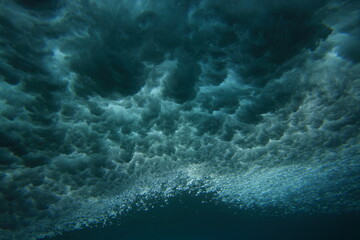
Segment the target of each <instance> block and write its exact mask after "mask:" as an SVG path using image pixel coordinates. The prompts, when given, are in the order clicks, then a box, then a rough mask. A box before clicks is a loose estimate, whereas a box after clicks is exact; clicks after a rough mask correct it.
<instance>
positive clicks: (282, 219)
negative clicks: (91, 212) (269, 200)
mask: <svg viewBox="0 0 360 240" xmlns="http://www.w3.org/2000/svg"><path fill="white" fill-rule="evenodd" d="M180 195H181V196H178V197H175V198H172V199H170V201H169V205H167V206H165V207H164V206H163V207H161V202H160V203H157V204H155V207H154V208H153V209H151V210H149V211H146V212H136V211H134V212H132V213H129V214H127V215H125V216H123V217H121V218H120V219H113V220H112V222H111V223H109V224H107V225H104V226H102V225H101V226H100V225H99V226H93V227H92V228H90V229H84V230H77V231H72V232H68V233H64V234H63V235H61V236H58V237H55V238H51V239H53V240H80V239H88V240H93V239H94V240H95V239H104V240H115V239H125V240H141V239H157V240H165V239H174V240H184V239H187V240H205V239H210V240H237V239H239V240H240V239H244V240H250V239H252V240H258V239H259V240H260V239H281V240H285V239H294V240H302V239H310V240H315V239H329V240H330V239H331V240H335V239H339V240H340V239H358V238H359V237H360V228H359V225H360V215H359V214H354V213H350V214H349V213H348V214H312V215H290V216H276V210H275V209H273V210H272V211H273V213H272V214H270V213H267V214H266V216H265V215H264V213H263V212H262V211H261V210H260V209H251V210H247V211H244V210H239V209H237V208H234V207H229V206H227V205H226V204H221V203H215V202H211V197H210V196H208V197H205V196H198V197H194V196H192V195H188V194H180ZM204 201H205V202H206V203H204Z"/></svg>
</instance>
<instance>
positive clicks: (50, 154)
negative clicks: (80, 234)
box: [0, 0, 360, 239]
mask: <svg viewBox="0 0 360 240" xmlns="http://www.w3.org/2000/svg"><path fill="white" fill-rule="evenodd" d="M359 9H360V7H359V4H358V3H357V2H356V1H326V0H316V1H305V2H304V1H297V0H291V1H265V0H256V1H226V3H224V2H222V1H213V0H202V1H200V0H198V1H175V0H174V1H172V0H170V1H150V0H138V1H130V0H128V1H127V0H122V1H110V0H106V1H101V3H100V1H60V0H57V1H40V0H38V1H31V3H29V1H23V0H14V1H5V0H1V1H0V33H1V34H0V59H1V60H0V97H1V98H0V113H1V115H0V126H1V127H0V172H1V173H0V190H1V191H0V203H1V204H0V236H1V237H2V238H1V239H21V238H23V239H30V238H38V237H41V236H49V235H52V234H54V233H58V232H62V231H66V230H71V229H75V228H79V227H84V226H86V225H88V224H91V223H97V222H103V221H106V220H107V219H109V218H111V217H114V216H118V215H121V214H122V213H124V212H126V211H129V210H130V209H129V208H131V206H134V204H135V205H136V206H137V207H139V208H144V209H146V206H143V205H142V201H140V200H139V199H149V198H159V199H166V198H167V197H171V196H174V195H176V194H177V193H179V192H182V191H191V192H199V193H200V192H201V193H211V194H212V195H213V196H215V197H216V198H217V199H218V200H220V201H223V202H225V203H228V204H231V205H233V206H236V207H239V208H242V209H247V208H254V207H257V208H260V209H263V211H264V212H266V211H267V209H269V208H274V207H275V208H277V209H280V212H281V214H292V213H298V212H301V213H314V212H315V213H316V212H325V213H339V212H340V213H341V212H351V211H356V212H358V211H359V210H360V203H359V199H358V196H359V194H360V193H359V183H360V174H359V173H360V161H359V156H360V150H359V131H360V130H359V129H360V126H359V125H360V118H359V116H360V68H359V61H360V58H359V56H360V54H359V49H360V48H359V42H360V41H359V36H360V35H359V33H360V32H359V27H358V26H359V24H358V23H359V16H360V14H359V11H360V10H359Z"/></svg>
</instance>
